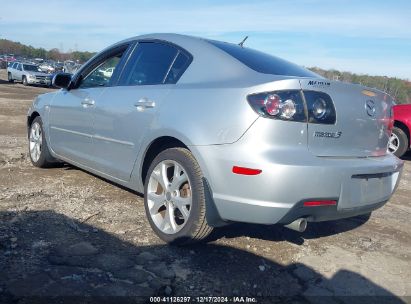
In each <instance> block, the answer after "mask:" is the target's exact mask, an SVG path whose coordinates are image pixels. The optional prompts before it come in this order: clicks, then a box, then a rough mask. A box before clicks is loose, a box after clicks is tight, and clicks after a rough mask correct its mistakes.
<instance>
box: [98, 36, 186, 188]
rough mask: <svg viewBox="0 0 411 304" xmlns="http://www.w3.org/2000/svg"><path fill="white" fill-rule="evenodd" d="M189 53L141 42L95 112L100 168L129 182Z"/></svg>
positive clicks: (99, 102)
mask: <svg viewBox="0 0 411 304" xmlns="http://www.w3.org/2000/svg"><path fill="white" fill-rule="evenodd" d="M187 60H188V55H186V54H185V53H183V51H182V50H180V49H179V48H178V47H177V46H174V45H171V44H168V43H165V42H164V43H163V42H159V41H142V42H139V43H138V45H137V46H136V48H135V50H134V51H133V53H132V55H131V57H130V59H129V60H128V61H127V64H126V66H125V68H124V69H123V72H122V76H121V78H120V81H119V84H118V85H117V86H113V87H109V88H107V89H106V90H105V91H104V93H103V94H102V96H101V97H100V98H99V99H98V100H97V101H96V107H95V109H94V115H93V116H94V136H93V140H94V151H95V152H94V156H95V161H96V162H97V166H98V170H99V171H101V172H104V173H106V174H108V175H110V176H112V177H115V178H117V179H120V180H129V178H130V175H131V172H132V169H133V166H134V162H135V160H136V158H137V154H138V151H139V149H140V145H141V141H142V140H143V138H144V136H145V134H146V133H147V132H149V131H150V129H152V128H154V127H155V126H156V124H158V122H157V121H156V120H157V119H158V116H157V113H158V109H159V108H161V105H162V103H163V102H166V100H165V99H166V97H167V95H168V93H169V92H170V90H171V89H172V87H173V84H174V83H175V82H176V81H177V80H178V78H179V76H181V73H182V72H183V71H182V69H181V67H182V66H183V67H184V66H185V65H186V62H187Z"/></svg>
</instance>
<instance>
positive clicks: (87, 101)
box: [81, 98, 95, 107]
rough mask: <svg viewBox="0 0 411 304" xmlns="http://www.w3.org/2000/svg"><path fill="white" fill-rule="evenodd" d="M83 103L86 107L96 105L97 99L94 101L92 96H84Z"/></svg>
mask: <svg viewBox="0 0 411 304" xmlns="http://www.w3.org/2000/svg"><path fill="white" fill-rule="evenodd" d="M81 104H82V105H83V106H85V107H87V106H94V104H95V101H94V100H93V99H90V98H84V99H83V100H82V101H81Z"/></svg>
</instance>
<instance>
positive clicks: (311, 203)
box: [304, 200, 337, 207]
mask: <svg viewBox="0 0 411 304" xmlns="http://www.w3.org/2000/svg"><path fill="white" fill-rule="evenodd" d="M334 205H337V201H333V200H324V201H320V200H319V201H307V202H304V207H318V206H334Z"/></svg>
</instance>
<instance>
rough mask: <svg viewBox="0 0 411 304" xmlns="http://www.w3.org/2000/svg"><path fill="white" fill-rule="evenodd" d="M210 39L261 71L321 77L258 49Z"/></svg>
mask: <svg viewBox="0 0 411 304" xmlns="http://www.w3.org/2000/svg"><path fill="white" fill-rule="evenodd" d="M208 41H209V42H210V43H211V44H212V45H214V46H216V47H218V48H219V49H221V50H223V51H224V52H226V53H228V54H229V55H231V56H232V57H234V58H236V59H237V60H239V61H240V62H242V63H243V64H245V65H246V66H248V67H249V68H251V69H253V70H254V71H256V72H259V73H264V74H274V75H284V76H297V77H315V78H319V77H320V76H319V75H317V74H315V73H313V72H311V71H309V70H307V69H305V68H303V67H300V66H298V65H296V64H294V63H291V62H288V61H286V60H284V59H281V58H278V57H275V56H272V55H269V54H266V53H263V52H260V51H257V50H253V49H249V48H245V47H241V46H239V45H236V44H232V43H227V42H221V41H214V40H208Z"/></svg>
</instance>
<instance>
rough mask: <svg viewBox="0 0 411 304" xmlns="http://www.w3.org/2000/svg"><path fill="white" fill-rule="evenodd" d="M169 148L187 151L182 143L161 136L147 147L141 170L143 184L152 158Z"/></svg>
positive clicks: (175, 139)
mask: <svg viewBox="0 0 411 304" xmlns="http://www.w3.org/2000/svg"><path fill="white" fill-rule="evenodd" d="M170 148H186V149H187V150H189V149H188V147H187V146H186V145H185V144H184V143H183V142H181V141H180V140H178V139H177V138H174V137H171V136H163V137H159V138H157V139H155V140H154V141H153V142H152V143H151V144H150V146H149V147H148V149H147V151H146V154H145V156H144V162H143V167H142V170H141V180H142V181H143V184H144V183H145V179H146V175H147V171H148V168H149V167H150V165H151V163H152V161H153V160H154V158H155V157H156V156H157V155H158V154H160V153H161V152H162V151H164V150H166V149H170Z"/></svg>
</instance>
